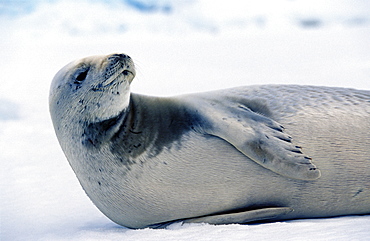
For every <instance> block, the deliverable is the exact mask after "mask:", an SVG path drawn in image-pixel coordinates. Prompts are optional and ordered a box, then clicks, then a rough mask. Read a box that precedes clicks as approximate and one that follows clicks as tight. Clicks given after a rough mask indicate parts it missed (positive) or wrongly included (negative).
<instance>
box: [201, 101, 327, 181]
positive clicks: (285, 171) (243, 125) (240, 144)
mask: <svg viewBox="0 0 370 241" xmlns="http://www.w3.org/2000/svg"><path fill="white" fill-rule="evenodd" d="M229 104H230V103H229ZM218 107H220V106H218ZM223 107H224V108H225V107H227V108H225V109H224V108H222V111H218V110H216V111H213V112H212V113H210V112H208V113H207V115H208V120H209V123H210V128H205V131H206V132H207V133H208V134H211V135H215V136H218V137H220V138H222V139H224V140H226V141H227V142H229V143H230V144H232V145H233V146H234V147H235V148H237V149H238V150H239V151H240V152H242V153H243V154H244V155H246V156H247V157H249V158H250V159H251V160H253V161H255V162H256V163H258V164H260V165H261V166H263V167H265V168H267V169H269V170H271V171H273V172H276V173H278V174H281V175H283V176H286V177H289V178H294V179H300V180H315V179H318V178H319V177H320V175H321V174H320V171H319V170H318V169H317V168H316V166H315V165H314V164H313V163H312V162H311V160H312V159H311V158H310V157H307V156H306V155H304V154H303V153H302V152H301V148H300V147H299V146H296V145H294V144H293V143H292V137H290V136H289V135H287V134H286V133H285V132H284V127H283V126H282V125H280V124H279V123H277V122H276V121H274V120H272V119H270V118H268V117H265V116H263V115H261V114H258V113H256V112H254V111H252V110H250V109H249V108H248V107H247V106H245V105H242V104H238V106H235V103H234V106H232V105H230V106H229V105H227V106H223Z"/></svg>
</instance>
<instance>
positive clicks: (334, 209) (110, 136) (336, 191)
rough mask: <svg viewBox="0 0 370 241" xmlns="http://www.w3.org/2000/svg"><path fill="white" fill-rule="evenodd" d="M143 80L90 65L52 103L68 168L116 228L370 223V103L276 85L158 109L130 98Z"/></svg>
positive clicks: (352, 93)
mask: <svg viewBox="0 0 370 241" xmlns="http://www.w3.org/2000/svg"><path fill="white" fill-rule="evenodd" d="M134 77H135V66H134V63H133V60H132V59H131V58H130V57H129V56H127V55H125V54H111V55H108V56H93V57H88V58H84V59H82V60H77V61H74V62H72V63H70V64H68V65H67V66H65V67H64V68H62V69H61V70H60V71H59V72H58V73H57V74H56V76H55V77H54V79H53V82H52V85H51V90H50V97H49V104H50V114H51V117H52V121H53V125H54V128H55V132H56V135H57V138H58V140H59V143H60V145H61V147H62V149H63V151H64V153H65V156H66V157H67V159H68V161H69V163H70V165H71V167H72V169H73V171H74V172H75V174H76V176H77V178H78V180H79V182H80V184H81V186H82V187H83V189H84V190H85V192H86V194H87V195H88V196H89V197H90V199H91V200H92V201H93V203H94V204H95V205H96V206H97V207H98V209H100V210H101V211H102V212H103V213H104V214H105V215H106V216H107V217H108V218H110V219H111V220H113V221H114V222H116V223H118V224H120V225H123V226H126V227H130V228H144V227H162V226H164V225H166V224H168V223H171V222H175V221H183V222H207V223H211V224H229V223H248V222H254V221H274V220H286V219H295V218H313V217H332V216H339V215H353V214H369V213H370V184H369V180H370V148H369V146H370V135H369V130H370V91H365V90H354V89H345V88H335V87H314V86H295V85H266V86H249V87H239V88H232V89H227V90H220V91H213V92H206V93H197V94H188V95H181V96H175V97H151V96H144V95H139V94H134V93H130V84H131V82H132V80H133V79H134ZM292 137H294V138H292ZM302 150H304V153H305V154H304V153H303V151H302ZM311 157H312V158H311ZM319 169H320V170H319Z"/></svg>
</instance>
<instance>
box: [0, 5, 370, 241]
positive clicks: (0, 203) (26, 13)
mask: <svg viewBox="0 0 370 241" xmlns="http://www.w3.org/2000/svg"><path fill="white" fill-rule="evenodd" d="M0 32H1V37H0V39H1V41H0V48H1V52H0V56H1V60H2V61H0V73H1V87H0V162H1V169H0V171H1V176H0V178H1V179H0V180H1V181H0V185H1V192H0V211H1V216H0V218H1V219H0V232H1V233H0V239H1V240H139V241H143V240H370V238H369V237H370V216H350V217H339V218H327V219H309V220H293V221H287V222H276V223H266V224H258V225H220V226H214V225H208V224H185V225H182V224H181V223H175V224H173V225H171V226H169V227H168V228H166V229H162V230H153V229H142V230H130V229H127V228H124V227H120V226H118V225H116V224H114V223H113V222H111V221H110V220H109V219H107V218H106V217H104V216H103V215H102V214H101V213H100V212H99V211H98V210H97V209H96V208H95V206H94V205H93V204H92V203H91V202H90V200H89V199H88V197H87V196H86V195H85V193H84V192H83V190H82V188H81V187H80V185H79V183H78V181H77V179H76V178H75V176H74V173H73V171H72V170H71V168H70V167H69V165H68V162H67V161H66V159H65V157H64V155H63V153H62V151H61V149H60V147H59V144H58V143H57V139H56V137H55V134H54V130H53V127H52V124H51V120H50V117H49V113H48V91H49V86H50V82H51V79H52V78H53V76H54V74H55V73H56V72H57V71H58V70H59V69H60V68H61V67H62V66H64V65H65V64H67V63H68V62H70V61H72V60H74V59H76V58H81V57H85V56H89V55H96V54H108V53H112V52H124V53H127V54H129V55H130V56H131V57H132V58H134V60H135V62H136V65H137V70H138V74H137V77H136V78H135V80H134V82H133V84H132V91H133V92H137V93H143V94H150V95H160V96H166V95H167V96H168V95H175V94H182V93H189V92H199V91H206V90H214V89H221V88H228V87H234V86H239V85H252V84H271V83H273V84H311V85H326V86H341V87H350V88H359V89H368V90H369V89H370V81H369V76H370V61H369V60H370V4H369V2H368V1H366V0H353V1H350V0H338V1H333V0H328V1H319V0H311V1H304V0H296V1H287V0H276V1H267V0H261V1H236V0H228V1H211V0H199V1H196V0H188V1H176V0H157V1H156V0H141V1H140V0H126V1H123V0H122V1H118V0H117V1H104V0H90V1H88V0H86V1H73V0H49V1H48V0H39V1H33V2H27V1H10V0H7V1H2V2H0ZM344 185H345V184H344ZM333 205H335V203H333Z"/></svg>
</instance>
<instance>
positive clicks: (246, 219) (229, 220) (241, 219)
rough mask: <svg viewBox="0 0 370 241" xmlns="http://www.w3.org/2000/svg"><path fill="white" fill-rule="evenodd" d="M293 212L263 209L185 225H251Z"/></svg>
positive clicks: (190, 221) (217, 216)
mask: <svg viewBox="0 0 370 241" xmlns="http://www.w3.org/2000/svg"><path fill="white" fill-rule="evenodd" d="M292 211H293V209H292V208H288V207H274V208H262V209H256V210H250V211H244V212H238V213H227V214H219V215H210V216H204V217H198V218H191V219H186V220H184V223H209V224H233V223H250V222H254V221H259V220H269V219H274V218H277V217H279V216H283V215H286V214H288V213H290V212H292Z"/></svg>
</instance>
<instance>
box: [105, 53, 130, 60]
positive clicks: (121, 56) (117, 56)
mask: <svg viewBox="0 0 370 241" xmlns="http://www.w3.org/2000/svg"><path fill="white" fill-rule="evenodd" d="M108 59H118V60H126V59H130V56H128V55H126V54H112V55H111V56H109V57H108Z"/></svg>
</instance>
